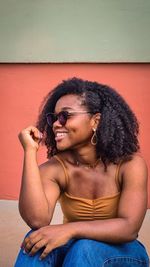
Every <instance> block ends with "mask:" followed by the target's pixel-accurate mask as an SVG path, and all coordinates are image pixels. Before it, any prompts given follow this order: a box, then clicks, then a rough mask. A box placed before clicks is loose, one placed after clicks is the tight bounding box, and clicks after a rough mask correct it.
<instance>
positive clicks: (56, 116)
mask: <svg viewBox="0 0 150 267" xmlns="http://www.w3.org/2000/svg"><path fill="white" fill-rule="evenodd" d="M78 114H93V113H92V112H89V111H73V112H68V111H67V110H62V111H60V112H59V113H58V114H56V113H53V112H49V113H47V114H46V119H47V124H48V125H49V126H50V127H53V124H54V122H55V121H57V120H58V121H59V123H60V124H61V125H62V126H64V125H65V124H66V123H67V120H68V119H69V118H70V117H72V116H74V115H78ZM50 115H51V121H52V123H49V120H48V117H49V116H50ZM61 115H62V116H64V120H65V121H64V123H62V121H61V118H60V116H61Z"/></svg>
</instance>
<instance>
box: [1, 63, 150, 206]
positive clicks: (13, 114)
mask: <svg viewBox="0 0 150 267" xmlns="http://www.w3.org/2000/svg"><path fill="white" fill-rule="evenodd" d="M72 76H77V77H81V78H84V79H89V80H96V81H99V82H102V83H106V84H108V85H111V86H112V87H114V88H116V89H117V90H118V91H119V92H120V93H121V94H122V95H123V96H124V97H125V99H126V100H127V101H128V103H129V104H130V105H131V107H132V109H133V110H134V112H135V113H136V115H137V117H138V119H139V122H140V143H141V151H142V154H143V156H144V158H145V159H146V161H147V164H148V166H149V167H150V147H149V133H150V119H149V116H150V64H1V65H0V94H1V98H0V102H1V103H0V110H1V112H0V114H1V131H0V147H1V153H0V164H1V166H0V177H1V178H0V198H1V199H17V198H18V194H19V188H20V180H21V169H22V159H23V150H22V147H21V145H20V143H19V141H18V138H17V135H18V133H19V131H20V130H21V129H22V128H24V127H27V126H28V125H31V124H34V123H35V120H36V117H37V114H38V108H39V106H40V103H41V101H42V99H43V97H44V96H45V95H46V94H47V93H48V91H49V90H51V89H52V88H53V87H54V86H55V85H56V84H57V83H59V82H60V81H61V80H62V79H66V78H69V77H72ZM45 160H46V153H45V149H44V148H41V149H40V151H39V163H41V162H43V161H45ZM35 186H36V185H35ZM149 191H150V190H149ZM149 195H150V194H149ZM149 204H150V198H149ZM149 206H150V205H149Z"/></svg>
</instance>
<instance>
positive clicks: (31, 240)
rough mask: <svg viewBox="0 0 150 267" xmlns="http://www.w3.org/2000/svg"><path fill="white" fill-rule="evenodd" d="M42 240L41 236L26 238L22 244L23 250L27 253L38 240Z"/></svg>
mask: <svg viewBox="0 0 150 267" xmlns="http://www.w3.org/2000/svg"><path fill="white" fill-rule="evenodd" d="M41 239H42V237H41V235H39V234H38V235H36V236H32V237H30V236H29V237H26V238H25V240H24V242H23V247H24V249H25V251H26V252H27V253H28V252H29V251H30V250H31V248H32V247H33V246H34V245H35V244H36V243H37V242H39V241H40V240H41Z"/></svg>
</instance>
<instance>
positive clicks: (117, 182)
mask: <svg viewBox="0 0 150 267" xmlns="http://www.w3.org/2000/svg"><path fill="white" fill-rule="evenodd" d="M121 164H122V160H120V161H119V163H118V165H117V168H116V173H115V182H116V185H117V188H118V191H120V184H119V171H120V167H121Z"/></svg>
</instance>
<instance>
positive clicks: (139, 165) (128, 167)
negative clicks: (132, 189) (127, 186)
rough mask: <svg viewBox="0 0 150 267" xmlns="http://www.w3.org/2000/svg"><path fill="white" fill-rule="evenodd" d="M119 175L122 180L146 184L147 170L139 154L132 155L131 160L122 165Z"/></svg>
mask: <svg viewBox="0 0 150 267" xmlns="http://www.w3.org/2000/svg"><path fill="white" fill-rule="evenodd" d="M121 173H122V177H123V180H126V181H130V180H131V182H132V181H134V180H136V181H137V183H138V182H141V183H146V182H147V177H148V168H147V164H146V161H145V159H144V158H143V157H142V156H141V155H140V154H135V155H133V157H132V159H131V160H129V161H127V162H124V163H123V164H122V167H121Z"/></svg>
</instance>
